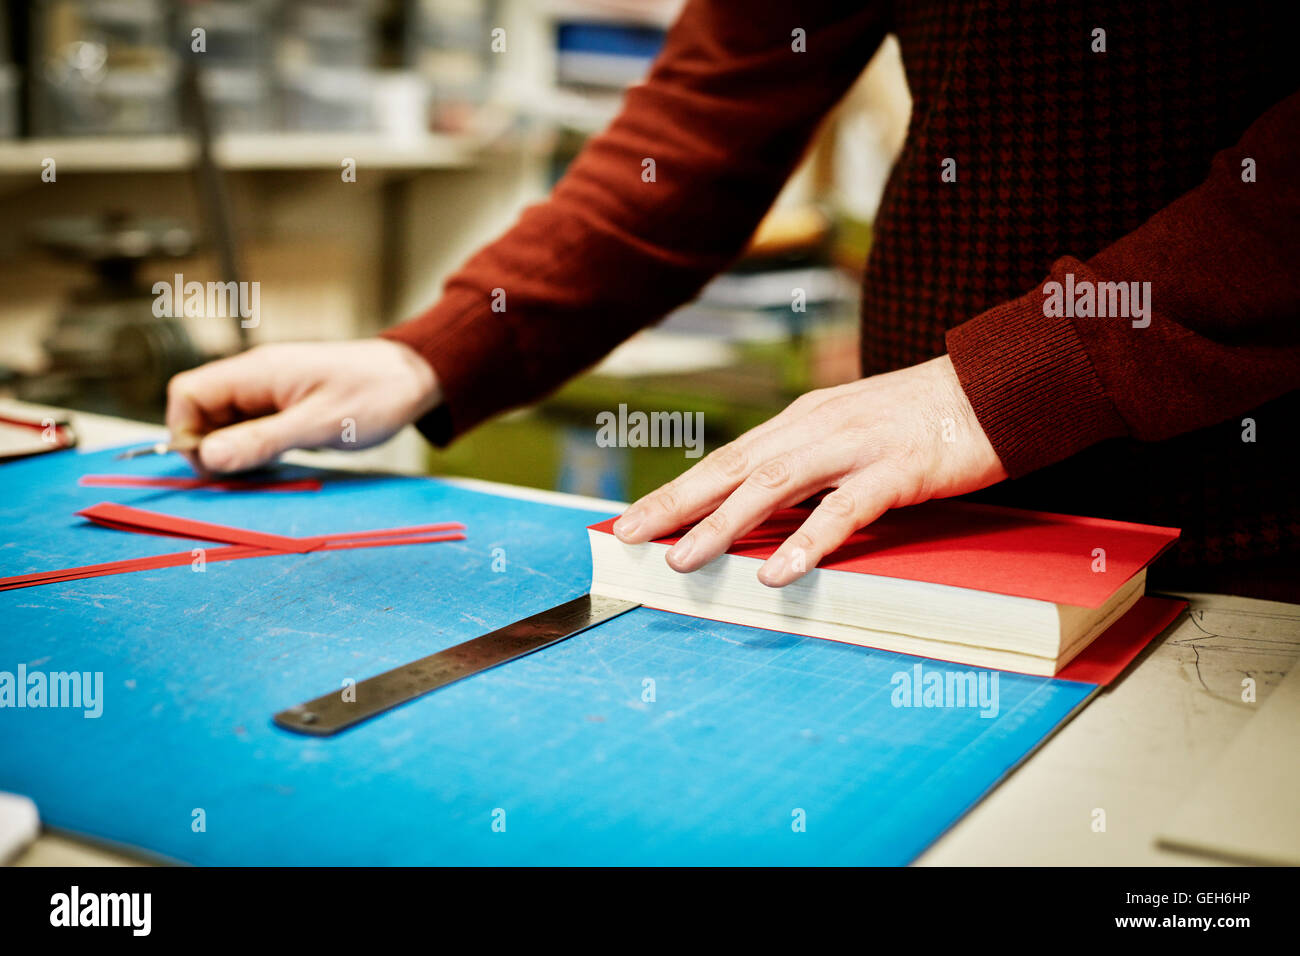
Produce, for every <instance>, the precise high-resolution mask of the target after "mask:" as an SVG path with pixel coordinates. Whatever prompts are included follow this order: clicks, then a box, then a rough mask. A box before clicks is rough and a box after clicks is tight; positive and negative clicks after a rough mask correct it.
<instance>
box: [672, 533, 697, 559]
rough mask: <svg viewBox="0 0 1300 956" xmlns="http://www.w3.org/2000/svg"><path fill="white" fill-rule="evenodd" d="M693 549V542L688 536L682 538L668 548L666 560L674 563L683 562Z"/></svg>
mask: <svg viewBox="0 0 1300 956" xmlns="http://www.w3.org/2000/svg"><path fill="white" fill-rule="evenodd" d="M694 550H695V542H694V541H692V540H691V539H690V538H689V537H686V538H682V540H680V541H678V542H677V543H676V544H675V545H673V546H672V547H671V548H669V549H668V560H669V561H670V562H672V563H674V564H685V563H686V559H687V558H689V557H690V556H691V552H692V551H694Z"/></svg>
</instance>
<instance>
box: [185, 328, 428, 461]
mask: <svg viewBox="0 0 1300 956" xmlns="http://www.w3.org/2000/svg"><path fill="white" fill-rule="evenodd" d="M441 401H442V395H441V390H440V389H439V387H438V380H437V377H436V376H435V375H434V373H433V369H432V367H431V366H430V365H429V363H428V362H426V361H425V360H424V359H423V358H421V357H420V356H419V355H418V354H417V353H416V352H415V351H413V350H412V349H411V348H409V347H408V346H406V345H402V344H401V343H399V342H390V341H389V340H387V339H362V340H360V341H355V342H313V343H294V344H284V345H261V346H258V347H257V348H254V349H252V350H250V351H248V352H244V353H242V354H240V355H236V356H234V357H232V358H227V359H221V360H220V361H217V362H210V363H209V364H207V365H203V366H200V367H199V368H196V369H191V370H190V371H188V372H182V373H181V374H179V375H177V376H176V377H175V378H173V379H172V380H171V382H170V383H169V384H168V386H167V427H168V429H170V430H171V434H172V438H173V440H178V439H183V438H187V437H201V438H202V442H201V443H200V445H199V447H198V451H197V452H196V453H191V454H190V455H189V456H188V457H189V458H190V463H191V464H193V465H194V466H195V467H196V468H198V469H200V470H202V471H206V472H214V473H221V472H232V471H243V470H245V469H247V468H255V467H257V466H258V465H263V464H265V463H267V462H268V461H270V460H271V459H273V458H275V457H276V456H277V455H279V454H280V453H281V452H284V451H288V450H289V449H291V448H348V449H354V448H366V447H369V446H371V445H376V444H378V443H379V442H382V441H384V440H385V439H386V438H388V437H389V436H391V435H392V434H393V433H395V432H396V431H397V430H398V429H400V428H401V427H402V426H403V425H406V424H407V423H408V422H412V421H415V420H416V419H417V418H419V417H421V416H422V415H424V414H425V413H426V412H428V411H430V410H431V409H433V408H434V407H435V406H436V405H437V404H438V403H439V402H441ZM349 422H350V423H351V424H349ZM352 439H355V441H353V440H352Z"/></svg>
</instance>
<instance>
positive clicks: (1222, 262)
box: [385, 0, 1300, 600]
mask: <svg viewBox="0 0 1300 956" xmlns="http://www.w3.org/2000/svg"><path fill="white" fill-rule="evenodd" d="M1272 17H1273V11H1272V10H1271V9H1269V5H1268V4H1256V3H1252V2H1250V0H1245V2H1242V0H1234V2H1201V3H1196V2H1187V0H1182V2H1177V0H1169V2H1166V0H1157V2H1154V3H1142V4H1134V3H1132V2H1131V0H1128V2H1106V3H1094V4H1087V3H1078V2H1071V3H1065V2H1058V0H1003V2H995V0H983V2H966V0H928V2H927V0H922V2H910V3H898V4H897V5H894V4H890V3H885V2H871V0H863V2H858V3H846V2H838V3H837V2H822V0H804V2H800V3H792V2H785V3H782V2H770V0H764V2H759V0H707V2H706V0H692V2H690V3H688V5H687V7H686V9H685V11H684V13H683V14H682V16H681V18H680V20H679V21H678V22H677V24H676V25H675V26H674V27H673V29H672V30H671V31H670V34H669V38H668V42H667V44H666V46H665V49H664V51H663V53H662V55H661V56H660V57H659V59H658V61H657V62H656V64H655V66H654V68H653V70H652V72H651V75H650V77H649V79H648V81H647V82H646V83H644V84H642V85H640V86H637V87H635V88H634V89H632V90H631V91H630V92H629V93H628V95H627V100H626V104H625V108H624V109H623V111H622V113H621V115H620V116H619V117H618V118H617V119H616V120H615V121H614V123H613V124H612V125H611V127H610V128H609V129H608V130H607V131H606V132H605V133H603V134H602V135H600V136H599V137H596V138H595V139H593V140H592V141H591V142H590V143H589V144H588V145H587V147H586V148H585V149H584V150H583V152H582V154H581V155H580V156H579V157H578V159H577V160H576V161H575V162H574V164H573V166H572V167H571V169H570V170H569V172H568V173H567V175H566V176H565V177H564V178H563V180H562V181H561V182H560V183H559V184H558V185H557V186H556V188H555V190H554V192H553V194H552V196H551V198H550V199H549V200H548V201H546V202H544V203H541V204H539V205H537V206H534V207H531V208H530V209H528V210H526V211H525V212H524V214H523V215H522V217H521V218H520V220H519V222H518V223H517V224H516V225H515V226H514V227H513V228H512V229H511V230H510V231H509V232H507V233H506V234H505V236H503V237H502V238H501V239H499V240H497V241H496V242H494V243H492V244H491V245H489V246H487V247H486V248H485V249H483V250H481V251H480V252H478V253H477V254H476V255H474V256H473V257H472V258H471V259H470V260H469V261H468V263H466V265H465V266H464V267H463V268H462V269H461V270H460V271H459V272H458V273H457V274H455V275H454V276H453V277H452V278H451V279H450V280H449V281H448V283H447V286H446V290H445V294H444V296H443V297H442V298H441V299H440V300H439V301H438V302H437V303H436V304H435V305H434V306H433V307H432V308H431V309H430V310H429V311H428V312H426V313H425V314H424V315H421V316H419V317H417V318H415V319H413V320H411V321H409V322H406V323H404V324H403V325H400V326H398V327H397V328H395V329H392V330H390V331H389V332H387V333H385V334H386V335H387V336H388V337H390V338H393V339H396V340H398V341H402V342H405V343H407V344H409V345H411V346H412V347H413V348H415V349H416V350H417V351H419V352H420V353H421V354H422V355H424V356H425V357H426V358H427V359H428V360H429V362H430V363H431V364H432V365H433V367H434V369H435V371H436V372H437V375H438V378H439V380H440V381H441V383H442V387H443V390H444V393H445V395H446V403H445V405H443V406H442V407H441V408H439V409H438V410H436V411H435V412H434V413H433V414H431V415H430V416H429V417H428V418H427V419H426V420H425V421H423V422H422V423H421V427H422V429H423V430H424V432H425V434H426V435H427V436H428V437H430V438H431V439H432V440H433V441H435V442H438V443H445V442H447V441H449V440H450V439H451V438H452V437H454V436H455V435H456V434H459V433H461V432H463V431H465V430H466V429H468V428H470V427H472V426H473V425H475V424H477V423H478V422H480V421H482V420H483V419H484V418H486V417H488V416H490V415H492V414H494V413H496V412H498V411H501V410H503V409H506V408H509V407H511V406H515V405H518V404H521V403H525V402H528V401H531V400H534V399H536V398H538V397H539V396H540V395H542V394H544V393H545V392H547V391H549V390H551V389H553V388H554V387H556V386H558V385H559V384H560V383H562V382H563V381H564V380H565V379H567V378H568V377H570V376H572V375H573V374H574V373H576V372H578V371H579V370H581V369H583V368H585V367H588V366H589V365H591V364H593V363H594V362H596V361H597V360H598V359H599V358H601V357H602V356H603V355H604V354H605V353H606V352H608V351H609V350H610V349H611V348H612V347H613V346H615V345H616V344H617V343H618V342H620V341H622V340H623V339H625V338H627V337H628V336H629V335H631V334H632V333H633V332H635V331H636V330H637V329H640V328H641V327H643V326H645V325H647V324H649V323H651V322H654V321H656V320H657V319H659V318H661V317H662V316H663V315H664V314H666V313H667V312H669V311H670V310H672V309H673V308H674V307H676V306H678V305H680V304H682V303H683V302H686V301H688V300H689V299H690V298H692V297H693V296H694V295H695V294H696V293H697V292H698V291H699V289H700V288H701V286H702V285H703V284H704V283H705V282H706V281H707V280H708V279H709V278H710V277H711V276H712V275H714V274H715V273H717V272H718V271H720V270H721V269H723V268H725V267H726V266H727V265H728V264H729V263H730V262H731V261H733V260H734V258H735V257H736V256H737V255H738V254H739V252H740V251H741V249H742V248H743V246H744V244H745V242H746V240H747V239H748V238H749V236H750V235H751V234H752V232H753V230H754V228H755V226H756V224H757V222H758V220H759V218H760V217H761V216H762V214H763V213H764V212H765V211H766V209H767V207H768V206H769V204H770V202H771V200H772V199H773V197H774V196H775V194H776V192H777V191H778V189H779V188H780V186H781V185H782V183H783V182H784V180H785V179H786V177H787V176H788V174H789V173H790V171H791V169H792V168H793V166H794V165H795V164H796V162H797V161H798V159H799V158H800V156H801V154H802V153H803V152H804V150H805V148H806V146H807V143H808V141H809V139H810V137H811V136H812V134H813V132H814V130H815V129H816V127H817V125H818V122H819V121H820V120H821V119H822V118H823V117H824V116H825V114H826V113H827V111H828V110H829V109H830V108H831V107H832V106H833V105H834V103H835V102H836V101H837V100H838V99H839V98H840V97H841V95H842V94H843V93H844V91H845V90H846V89H847V88H848V87H849V85H850V84H851V83H852V82H853V81H854V80H855V79H856V77H857V76H858V74H859V73H860V72H861V71H862V69H863V67H864V66H865V64H866V63H867V61H868V60H869V59H870V58H871V56H872V55H873V54H874V53H875V51H876V49H877V47H878V45H879V43H880V41H881V39H882V38H883V36H884V35H885V33H886V32H893V33H896V34H897V35H898V37H899V39H900V41H901V46H902V51H903V63H904V66H905V68H906V71H907V79H908V83H909V86H910V87H911V92H912V97H913V115H912V121H911V128H910V130H909V134H908V139H907V144H906V146H905V148H904V150H903V154H902V156H901V157H900V158H899V161H898V163H897V165H896V167H895V169H894V171H893V175H892V176H891V178H890V181H889V184H888V186H887V188H886V191H885V196H884V200H883V202H882V204H881V207H880V212H879V216H878V218H877V221H876V223H875V245H874V248H873V250H872V254H871V258H870V260H869V263H868V266H867V270H866V275H865V277H864V282H863V299H862V323H863V326H862V328H863V331H862V367H863V374H864V375H871V374H875V373H878V372H884V371H887V370H890V369H896V368H900V367H903V366H907V365H912V364H915V363H917V362H921V361H923V360H925V359H928V358H932V357H933V356H935V355H937V354H940V353H942V352H944V351H945V350H946V351H947V352H948V353H949V355H950V356H951V358H952V361H953V364H954V366H955V367H956V370H957V374H958V376H959V378H960V381H961V383H962V386H963V387H964V389H965V390H966V393H967V395H968V396H969V398H970V400H971V403H972V405H973V406H974V409H975V413H976V415H977V416H978V417H979V420H980V423H981V424H982V425H983V427H984V430H985V432H986V433H987V434H988V436H989V438H990V440H991V441H992V443H993V446H994V448H995V449H996V451H997V453H998V455H999V456H1000V457H1001V459H1002V462H1003V464H1004V465H1005V466H1006V468H1007V471H1008V472H1009V473H1010V474H1011V475H1012V479H1013V480H1011V481H1009V482H1004V483H1003V484H1001V485H999V486H996V487H995V488H993V489H989V490H988V491H986V492H985V493H983V497H986V498H991V499H993V500H998V501H1003V502H1006V503H1008V504H1015V505H1019V506H1023V507H1030V508H1040V509H1046V510H1053V511H1063V512H1073V513H1079V514H1089V515H1097V516H1103V517H1113V518H1121V519H1129V520H1136V521H1143V522H1150V523H1157V524H1167V525H1175V526H1178V527H1181V528H1183V529H1184V534H1183V538H1182V540H1181V542H1180V544H1179V545H1178V547H1177V548H1175V549H1174V550H1173V551H1172V552H1171V554H1170V555H1169V556H1168V557H1167V558H1166V559H1165V560H1164V562H1163V570H1164V571H1165V572H1166V573H1165V578H1164V579H1165V580H1166V581H1171V582H1172V583H1174V584H1177V585H1182V586H1184V587H1216V586H1217V587H1224V588H1228V589H1232V590H1237V591H1240V592H1243V593H1252V592H1253V593H1261V594H1273V595H1276V596H1288V595H1291V596H1294V598H1295V599H1297V600H1300V574H1298V575H1297V578H1296V579H1293V580H1291V585H1292V586H1291V588H1290V589H1288V588H1287V586H1286V584H1285V582H1286V581H1287V577H1286V572H1285V571H1284V570H1280V569H1285V568H1286V567H1288V566H1290V567H1292V568H1297V567H1300V562H1298V561H1297V560H1296V556H1297V555H1300V490H1298V489H1300V478H1298V477H1297V475H1296V474H1295V473H1294V471H1293V470H1292V468H1291V467H1290V459H1291V457H1292V452H1293V450H1294V449H1296V448H1298V447H1300V445H1298V444H1297V441H1298V440H1300V425H1298V424H1297V423H1298V422H1300V393H1297V392H1296V391H1295V389H1296V388H1297V386H1298V385H1300V326H1298V325H1297V318H1298V317H1300V291H1298V290H1297V275H1298V272H1297V270H1296V269H1295V268H1294V265H1293V263H1294V258H1295V256H1296V254H1297V252H1298V251H1300V161H1298V160H1297V155H1296V153H1297V149H1298V148H1300V96H1298V95H1296V90H1297V88H1298V87H1300V83H1298V80H1297V77H1298V74H1297V68H1296V63H1297V57H1296V56H1295V54H1294V53H1293V52H1291V51H1290V50H1288V49H1286V47H1285V43H1287V42H1289V41H1287V34H1286V31H1284V30H1282V29H1280V24H1277V23H1275V22H1274V21H1273V19H1272ZM799 29H801V30H803V31H805V35H806V50H805V51H804V52H800V51H799V50H797V49H796V47H797V46H799V44H798V43H795V42H794V41H793V40H792V36H793V35H794V33H793V32H794V31H796V30H799ZM1095 29H1102V30H1104V31H1105V52H1099V51H1096V50H1094V46H1095V45H1096V44H1097V38H1096V36H1095V35H1094V30H1095ZM646 158H651V159H654V161H655V177H654V180H653V181H652V182H647V181H645V177H643V175H642V171H643V168H644V167H643V160H644V159H646ZM946 159H953V160H955V161H956V166H955V171H956V181H955V182H952V181H944V178H945V177H944V176H943V175H942V173H943V169H944V160H946ZM1246 160H1253V163H1247V164H1246V165H1250V166H1253V170H1254V180H1255V181H1253V182H1247V181H1244V178H1243V173H1244V172H1245V169H1246V167H1245V166H1244V165H1243V162H1244V161H1246ZM948 178H949V179H951V176H950V177H948ZM1245 178H1250V177H1249V176H1246V177H1245ZM1067 274H1073V276H1074V280H1073V281H1074V282H1075V283H1076V288H1082V287H1081V286H1079V285H1078V283H1082V282H1092V283H1099V282H1111V281H1124V282H1150V283H1151V298H1150V302H1151V305H1152V312H1151V315H1150V321H1149V324H1146V323H1143V322H1141V320H1139V324H1143V325H1145V327H1134V322H1133V321H1130V319H1129V318H1126V317H1113V316H1112V317H1095V316H1080V315H1077V314H1075V315H1065V316H1061V315H1053V316H1051V317H1049V316H1048V315H1047V314H1045V311H1050V310H1045V308H1044V302H1045V294H1044V284H1045V283H1046V282H1048V281H1059V282H1062V283H1065V281H1066V275H1067ZM498 289H499V290H503V291H504V293H505V310H504V311H494V310H493V308H492V303H493V299H494V290H498ZM497 301H500V297H499V296H497ZM1244 419H1252V420H1253V422H1254V424H1253V437H1254V441H1245V440H1243V435H1245V436H1246V437H1250V434H1249V433H1250V430H1251V426H1250V425H1249V424H1243V420H1244ZM1155 580H1156V581H1157V582H1160V580H1161V577H1160V573H1159V571H1157V573H1156V575H1155ZM1278 580H1282V581H1283V582H1284V583H1283V585H1281V586H1280V587H1279V585H1278V584H1277V582H1278ZM1260 582H1263V583H1260ZM1255 584H1259V586H1255Z"/></svg>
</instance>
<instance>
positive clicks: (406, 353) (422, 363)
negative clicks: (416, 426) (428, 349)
mask: <svg viewBox="0 0 1300 956" xmlns="http://www.w3.org/2000/svg"><path fill="white" fill-rule="evenodd" d="M372 341H374V342H377V343H382V346H383V347H384V348H386V349H387V350H388V351H389V352H390V354H391V355H392V357H393V361H392V362H391V363H390V365H391V369H392V371H393V373H394V375H395V377H396V381H397V382H400V383H402V386H401V392H402V394H403V395H404V399H403V404H404V405H405V406H406V408H407V409H408V411H407V414H406V416H405V417H406V418H407V419H408V420H410V421H415V420H416V419H419V418H423V417H424V416H425V415H427V414H428V413H429V412H431V411H433V410H434V409H435V408H437V407H438V406H439V405H441V404H442V398H443V396H442V386H441V385H440V384H439V382H438V376H437V373H435V372H434V370H433V366H432V365H430V364H429V363H428V361H426V360H425V358H424V357H423V356H422V355H420V353H419V352H417V351H415V349H413V348H411V347H410V346H409V345H407V344H406V343H404V342H396V341H394V340H392V339H387V338H377V339H373V340H372Z"/></svg>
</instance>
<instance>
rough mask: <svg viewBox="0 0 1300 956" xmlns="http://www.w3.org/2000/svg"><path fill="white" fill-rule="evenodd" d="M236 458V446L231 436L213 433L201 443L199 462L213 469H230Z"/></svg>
mask: <svg viewBox="0 0 1300 956" xmlns="http://www.w3.org/2000/svg"><path fill="white" fill-rule="evenodd" d="M234 458H235V446H234V443H233V442H231V441H230V439H229V438H223V437H221V436H220V435H213V436H211V437H209V438H205V439H203V442H202V444H200V445H199V462H200V463H201V464H202V465H203V467H204V468H209V469H211V470H212V471H229V470H230V463H231V462H232V461H233V460H234Z"/></svg>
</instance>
